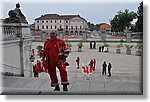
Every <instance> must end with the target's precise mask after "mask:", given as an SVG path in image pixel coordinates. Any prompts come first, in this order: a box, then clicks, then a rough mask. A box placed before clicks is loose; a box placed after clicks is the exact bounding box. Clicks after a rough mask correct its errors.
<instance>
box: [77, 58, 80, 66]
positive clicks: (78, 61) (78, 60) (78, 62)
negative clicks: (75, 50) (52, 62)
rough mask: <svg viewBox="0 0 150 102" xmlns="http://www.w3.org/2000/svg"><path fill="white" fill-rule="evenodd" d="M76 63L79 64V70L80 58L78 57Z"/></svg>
mask: <svg viewBox="0 0 150 102" xmlns="http://www.w3.org/2000/svg"><path fill="white" fill-rule="evenodd" d="M76 62H77V69H79V64H80V58H79V57H77V59H76Z"/></svg>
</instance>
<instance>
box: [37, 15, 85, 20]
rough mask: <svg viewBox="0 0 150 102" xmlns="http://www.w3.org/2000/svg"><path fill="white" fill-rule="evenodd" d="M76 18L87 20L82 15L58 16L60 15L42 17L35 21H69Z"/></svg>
mask: <svg viewBox="0 0 150 102" xmlns="http://www.w3.org/2000/svg"><path fill="white" fill-rule="evenodd" d="M74 17H79V18H81V19H83V20H85V19H84V18H82V17H80V15H58V14H45V15H41V17H38V18H36V19H35V20H51V19H54V20H57V19H65V20H69V19H71V18H74ZM85 21H86V20H85Z"/></svg>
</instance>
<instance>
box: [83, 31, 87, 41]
mask: <svg viewBox="0 0 150 102" xmlns="http://www.w3.org/2000/svg"><path fill="white" fill-rule="evenodd" d="M86 35H87V34H86V32H83V33H82V40H83V41H86Z"/></svg>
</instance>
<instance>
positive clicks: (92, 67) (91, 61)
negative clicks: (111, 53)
mask: <svg viewBox="0 0 150 102" xmlns="http://www.w3.org/2000/svg"><path fill="white" fill-rule="evenodd" d="M76 63H77V69H79V65H80V57H79V56H78V57H77V59H76ZM95 65H96V60H95V59H91V60H90V63H89V64H88V66H90V69H92V71H95Z"/></svg>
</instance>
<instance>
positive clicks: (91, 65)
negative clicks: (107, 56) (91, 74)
mask: <svg viewBox="0 0 150 102" xmlns="http://www.w3.org/2000/svg"><path fill="white" fill-rule="evenodd" d="M89 66H90V69H91V70H93V60H92V59H91V61H90V64H89Z"/></svg>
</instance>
